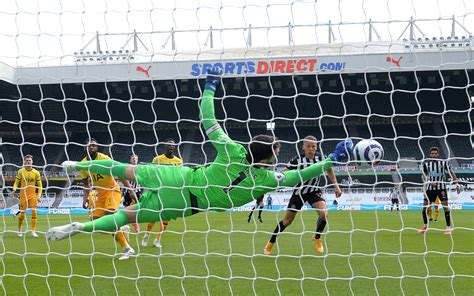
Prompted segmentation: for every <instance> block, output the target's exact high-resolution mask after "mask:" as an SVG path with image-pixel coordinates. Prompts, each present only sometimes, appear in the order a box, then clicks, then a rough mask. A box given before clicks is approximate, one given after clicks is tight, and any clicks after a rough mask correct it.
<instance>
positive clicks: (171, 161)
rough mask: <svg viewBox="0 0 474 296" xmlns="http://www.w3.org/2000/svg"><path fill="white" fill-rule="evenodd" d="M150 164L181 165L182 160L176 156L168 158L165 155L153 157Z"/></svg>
mask: <svg viewBox="0 0 474 296" xmlns="http://www.w3.org/2000/svg"><path fill="white" fill-rule="evenodd" d="M152 163H156V164H169V165H182V164H183V160H182V159H181V158H179V157H177V156H176V155H173V158H168V157H167V156H166V155H165V154H161V155H158V156H155V158H153V161H152Z"/></svg>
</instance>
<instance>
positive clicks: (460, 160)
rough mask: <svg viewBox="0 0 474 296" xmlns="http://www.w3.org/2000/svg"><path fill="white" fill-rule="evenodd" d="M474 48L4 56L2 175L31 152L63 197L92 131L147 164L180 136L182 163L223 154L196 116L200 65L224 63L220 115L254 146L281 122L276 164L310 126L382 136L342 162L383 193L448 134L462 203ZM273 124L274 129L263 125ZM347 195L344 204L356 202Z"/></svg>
mask: <svg viewBox="0 0 474 296" xmlns="http://www.w3.org/2000/svg"><path fill="white" fill-rule="evenodd" d="M472 46H473V44H472V40H471V39H467V40H462V41H461V40H459V41H455V40H454V39H453V40H452V41H451V40H450V41H449V42H448V41H443V42H435V43H428V42H426V43H424V41H423V42H418V41H404V42H395V43H384V42H374V43H364V44H344V45H341V44H329V45H324V46H321V47H315V46H292V47H275V48H270V49H269V48H248V49H244V50H243V49H235V50H233V49H226V50H207V51H201V52H190V53H186V54H182V53H179V54H178V53H176V52H160V53H155V54H149V53H140V52H130V53H129V52H127V53H120V54H119V53H108V54H99V53H87V52H86V53H79V54H78V55H76V56H69V57H64V58H63V59H61V60H60V61H58V62H57V63H56V65H54V63H53V64H51V63H50V64H48V65H39V66H38V65H35V66H29V67H21V68H14V67H11V66H8V65H5V64H1V63H0V76H1V77H0V79H1V80H2V81H0V98H1V99H0V101H1V104H2V113H3V114H2V121H1V122H2V128H1V130H0V135H1V137H2V155H3V164H4V165H3V178H2V180H3V184H4V185H7V186H10V185H11V182H12V177H13V174H14V171H16V169H18V167H19V166H21V159H22V155H25V154H33V155H34V156H35V164H36V165H38V166H39V167H40V169H42V170H44V171H45V174H44V175H45V179H46V181H47V183H46V184H47V186H48V187H49V188H50V189H49V190H51V192H54V193H55V195H56V196H57V197H58V198H59V199H60V198H61V197H63V196H64V192H63V190H61V189H62V188H63V187H64V186H65V185H66V182H67V181H66V179H67V178H66V177H65V176H64V175H62V174H61V172H60V171H59V168H58V164H59V163H61V162H62V161H63V160H65V159H73V160H78V159H80V158H81V157H82V156H83V154H84V152H83V146H84V140H85V139H87V138H89V137H94V138H96V139H98V141H99V143H100V144H101V145H102V148H103V151H104V152H106V153H108V154H110V155H111V156H112V157H113V158H114V159H116V160H119V161H124V162H126V161H127V160H128V156H129V154H130V153H132V152H133V153H136V154H138V155H140V160H141V161H142V162H150V161H151V159H152V158H153V156H155V155H156V154H158V153H159V152H160V151H161V149H162V148H161V146H160V143H161V142H163V141H164V140H165V139H167V138H170V137H171V138H174V139H175V140H176V141H177V142H179V143H180V145H179V154H180V156H181V157H182V158H183V159H184V162H185V163H186V164H189V165H200V164H205V163H207V162H210V161H212V160H213V158H214V156H215V152H214V151H213V149H212V145H211V144H210V143H209V142H208V141H206V137H205V135H204V134H203V132H202V131H201V129H200V128H199V119H198V103H199V97H200V95H201V91H202V86H203V80H202V78H203V77H204V75H203V74H204V73H205V72H206V69H208V68H210V67H212V66H219V67H221V68H222V69H223V71H224V79H223V84H224V87H223V88H222V89H221V90H220V91H219V92H218V93H217V97H219V98H220V99H218V100H217V102H216V109H217V110H216V111H217V115H218V118H219V119H220V120H221V124H222V126H223V127H224V128H225V129H226V130H227V132H228V133H229V134H230V136H231V137H232V138H234V139H236V140H237V141H239V142H241V143H243V144H244V145H245V144H247V143H248V142H249V140H250V139H251V137H252V136H254V135H256V134H259V133H273V134H274V135H276V136H277V137H278V138H279V139H280V140H281V141H282V154H281V156H280V158H279V160H278V162H279V163H280V164H281V165H283V164H284V163H286V162H287V161H288V160H289V159H290V158H291V157H293V156H294V155H295V154H296V153H298V152H299V149H300V144H301V139H303V138H304V137H305V136H306V135H309V134H311V135H314V136H316V137H317V138H318V139H320V143H321V151H322V152H323V153H328V152H329V151H330V150H331V148H332V147H333V146H334V143H336V142H337V141H339V140H340V139H344V138H348V137H350V138H353V139H355V140H358V139H364V138H373V139H376V140H377V141H379V142H381V143H382V145H383V146H384V148H385V153H386V155H385V160H386V161H385V162H384V163H383V164H382V166H380V167H377V168H369V169H365V170H360V169H359V168H356V167H353V166H349V167H340V168H337V170H338V178H339V181H340V183H341V184H342V185H343V187H344V188H345V189H346V192H347V193H351V194H349V195H350V196H356V195H357V194H359V195H362V194H365V193H367V192H369V194H370V192H371V190H372V191H373V192H375V191H377V192H380V200H379V201H382V200H383V198H384V197H383V196H384V195H387V194H388V188H389V187H393V186H394V184H401V185H402V186H403V188H409V189H406V190H405V191H406V192H408V191H410V190H414V191H413V192H416V187H418V188H419V187H420V186H421V183H422V181H421V174H420V171H419V164H420V161H422V160H423V159H425V158H427V157H428V149H429V147H431V146H439V147H440V148H441V155H442V157H445V158H449V159H450V161H451V165H452V166H453V167H454V168H455V172H456V173H457V175H458V177H460V178H461V180H462V182H463V184H464V185H465V189H466V190H465V193H463V194H464V195H465V196H464V195H463V197H462V203H469V202H470V201H472V200H473V199H474V196H473V195H474V194H473V192H472V188H473V178H474V146H473V143H474V139H473V137H474V135H473V122H474V118H473V117H474V112H473V111H472V109H473V108H472V107H473V105H472V104H473V101H472V97H473V96H474V85H473V83H472V81H474V72H473V69H474V60H473V51H472ZM124 57H125V58H124ZM269 122H272V123H275V129H270V130H267V128H266V124H267V123H269ZM65 143H67V144H65ZM74 184H76V182H73V185H74ZM412 187H413V188H415V189H413V188H412ZM4 188H5V187H4ZM375 189H376V190H375ZM353 190H356V191H354V192H353ZM357 190H363V191H360V192H358V191H357ZM4 192H5V190H4ZM406 196H408V195H406ZM371 198H372V196H370V197H368V199H369V200H370V199H371ZM348 199H352V200H348V201H347V203H346V204H347V205H351V204H357V201H355V200H354V198H352V197H349V198H348ZM373 200H374V202H375V203H377V202H378V201H377V197H374V198H373ZM405 202H406V203H421V201H419V200H417V199H416V198H413V200H411V199H409V198H405ZM59 204H60V202H53V203H52V204H51V205H50V206H58V205H59Z"/></svg>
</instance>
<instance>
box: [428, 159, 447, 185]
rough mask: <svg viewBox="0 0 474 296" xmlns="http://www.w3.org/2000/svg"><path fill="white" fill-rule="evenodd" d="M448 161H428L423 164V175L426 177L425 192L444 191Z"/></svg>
mask: <svg viewBox="0 0 474 296" xmlns="http://www.w3.org/2000/svg"><path fill="white" fill-rule="evenodd" d="M449 170H450V168H449V166H448V161H447V160H443V159H430V160H427V161H425V162H424V163H423V173H424V175H425V176H427V177H428V180H427V182H428V186H427V187H426V190H446V181H447V178H446V175H448V174H449Z"/></svg>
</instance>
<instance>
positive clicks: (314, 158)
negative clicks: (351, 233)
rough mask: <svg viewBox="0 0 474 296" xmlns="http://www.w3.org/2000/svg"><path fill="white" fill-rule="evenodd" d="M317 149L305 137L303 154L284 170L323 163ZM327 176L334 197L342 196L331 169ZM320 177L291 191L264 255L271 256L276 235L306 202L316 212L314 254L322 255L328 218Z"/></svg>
mask: <svg viewBox="0 0 474 296" xmlns="http://www.w3.org/2000/svg"><path fill="white" fill-rule="evenodd" d="M317 149H318V142H317V140H316V138H315V137H314V136H307V137H306V138H304V141H303V152H304V153H303V154H301V155H299V156H297V157H295V158H293V159H292V160H291V161H290V163H289V164H288V166H287V167H286V170H301V169H304V168H306V167H309V166H311V165H313V164H315V163H318V162H321V161H323V159H324V158H323V156H322V155H321V153H319V152H316V151H317ZM327 174H328V177H329V179H330V180H331V182H332V183H333V184H334V189H335V193H336V197H339V196H341V195H342V191H341V188H340V187H339V184H338V183H337V179H336V175H335V174H334V170H333V169H332V168H330V169H328V170H327ZM321 181H322V180H321V176H318V177H315V178H313V179H310V180H308V181H305V182H302V183H300V184H298V185H296V187H295V189H294V190H293V194H292V196H291V198H290V201H289V203H288V208H287V210H286V213H285V217H284V218H283V220H281V221H280V223H278V225H277V226H276V227H275V230H274V231H273V235H272V236H271V238H270V240H269V241H268V242H267V244H266V245H265V249H264V253H265V255H271V254H272V248H273V244H274V243H275V242H276V239H277V237H278V235H279V234H280V233H281V232H282V231H284V230H285V228H287V227H288V226H289V225H290V224H291V223H292V222H293V220H294V219H295V217H296V214H297V213H298V211H300V210H301V208H303V205H304V204H305V203H306V202H307V203H308V204H310V205H311V206H312V207H313V208H314V209H316V210H317V212H318V216H319V217H318V221H317V223H316V232H315V234H314V236H313V238H312V239H313V241H314V243H315V249H316V252H317V253H319V254H323V253H324V246H323V242H322V240H321V233H322V232H323V231H324V228H325V227H326V223H327V222H326V221H327V218H328V214H327V206H326V201H325V200H324V198H323V197H322V195H323V193H322V191H321V187H322V183H321Z"/></svg>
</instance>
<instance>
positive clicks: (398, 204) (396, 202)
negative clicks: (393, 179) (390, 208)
mask: <svg viewBox="0 0 474 296" xmlns="http://www.w3.org/2000/svg"><path fill="white" fill-rule="evenodd" d="M395 204H396V205H397V213H399V212H400V199H398V198H397V200H396V201H395Z"/></svg>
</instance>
